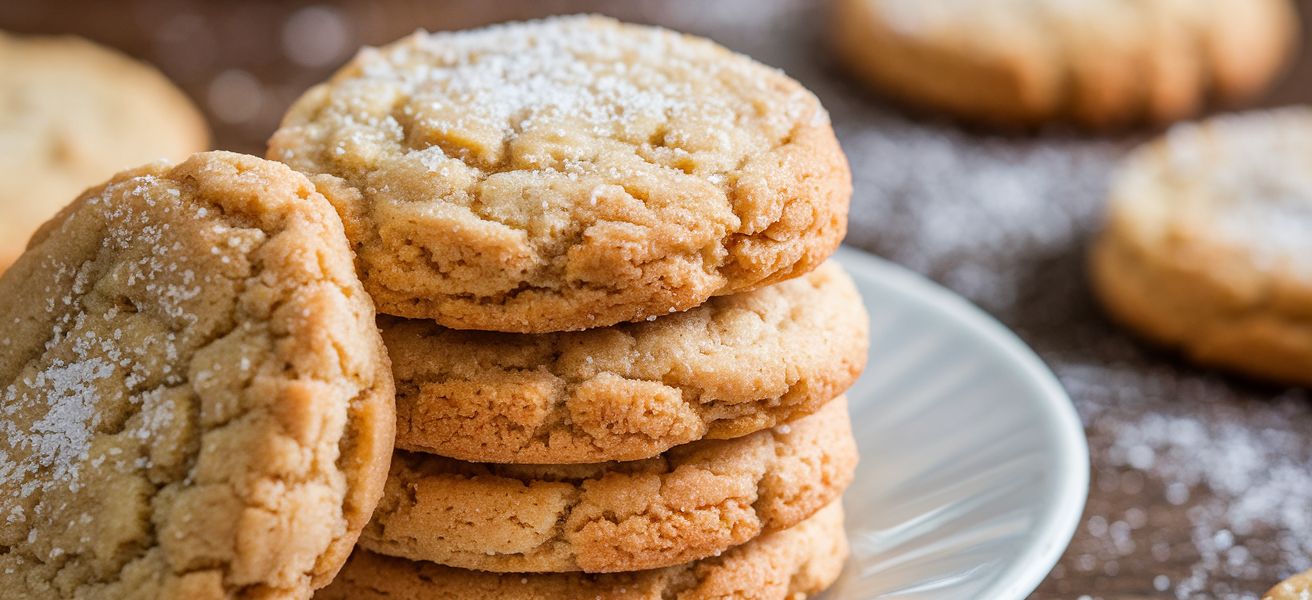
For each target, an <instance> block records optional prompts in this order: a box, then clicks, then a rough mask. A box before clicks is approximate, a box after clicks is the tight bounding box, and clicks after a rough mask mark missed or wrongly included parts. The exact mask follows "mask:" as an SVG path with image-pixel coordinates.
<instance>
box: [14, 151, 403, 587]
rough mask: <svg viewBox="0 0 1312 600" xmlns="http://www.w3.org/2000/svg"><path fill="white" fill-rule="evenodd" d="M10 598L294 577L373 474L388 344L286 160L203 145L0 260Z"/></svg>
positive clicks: (335, 530) (345, 254) (339, 539)
mask: <svg viewBox="0 0 1312 600" xmlns="http://www.w3.org/2000/svg"><path fill="white" fill-rule="evenodd" d="M0 323H3V328H2V329H0V347H2V348H3V349H4V351H3V352H0V386H3V388H2V389H3V401H2V403H0V407H2V408H3V409H2V410H0V429H2V430H3V431H4V437H3V439H0V514H3V515H5V518H4V520H3V522H2V523H0V590H4V596H5V597H6V598H24V599H39V600H45V599H50V600H54V599H65V598H102V599H116V598H233V599H242V598H249V599H255V598H275V597H276V598H289V599H290V598H308V597H309V596H310V595H311V592H312V591H313V590H314V589H315V588H317V587H321V586H323V585H325V584H327V583H328V582H329V581H330V580H331V579H332V577H333V576H334V574H335V573H336V572H337V570H338V568H340V566H341V565H342V563H343V562H344V561H345V560H346V557H347V556H348V555H349V553H350V551H351V548H352V546H353V545H354V543H355V540H356V537H357V536H358V535H359V531H360V529H361V528H363V527H364V525H365V523H366V522H367V521H368V520H369V517H370V515H371V514H372V512H373V509H374V506H375V505H376V504H377V501H378V498H379V496H380V495H381V493H382V489H383V482H384V480H385V478H386V470H387V465H388V461H389V459H390V456H391V444H392V432H393V426H394V416H395V415H394V409H393V406H392V396H393V390H392V380H391V375H390V369H389V365H388V362H387V357H386V352H385V350H384V348H383V346H382V340H381V339H380V337H379V335H378V332H377V329H376V328H375V327H374V311H373V306H372V304H371V303H370V300H369V297H368V296H367V295H366V294H365V293H364V290H363V289H362V287H361V286H360V282H359V280H358V279H356V275H355V270H354V269H353V265H352V262H351V252H350V248H349V246H348V245H347V242H346V238H345V236H344V235H343V233H342V229H341V222H340V221H339V220H338V218H337V216H336V214H335V213H334V212H333V210H332V207H331V206H330V205H329V203H328V202H327V201H326V200H325V199H324V198H323V196H322V195H320V194H319V193H318V192H316V191H315V188H314V186H313V185H311V184H310V182H309V181H308V180H307V179H306V178H305V177H303V176H302V175H300V174H298V173H295V172H293V171H292V170H291V169H289V168H287V167H286V166H285V165H281V164H278V163H274V162H269V161H265V160H262V159H259V158H256V157H253V156H242V155H239V154H231V153H226V152H211V153H204V154H197V155H194V156H192V157H191V158H190V159H188V160H187V161H186V162H184V163H182V164H180V165H178V166H176V167H174V166H170V165H168V164H166V163H154V164H150V165H147V166H144V167H140V168H138V169H134V170H131V171H125V172H123V173H120V174H118V175H116V176H115V177H114V178H113V179H112V180H110V181H109V182H108V183H107V184H105V185H101V186H99V187H96V188H92V189H90V190H88V191H87V192H86V193H85V194H83V195H82V196H81V197H80V198H78V199H77V200H76V201H75V202H74V203H73V204H71V205H70V206H68V207H67V208H65V209H64V210H63V211H62V212H61V213H60V214H59V215H58V216H57V217H56V218H55V219H54V220H52V221H50V222H48V223H46V225H44V226H43V227H42V228H41V229H40V230H39V231H38V232H37V234H36V235H35V236H34V237H33V239H32V244H31V247H30V248H29V249H28V251H27V252H26V253H24V254H23V255H22V256H21V257H20V258H19V259H18V261H17V262H16V263H14V265H13V267H11V268H10V269H9V270H8V271H7V272H6V273H5V274H4V276H3V277H2V278H0Z"/></svg>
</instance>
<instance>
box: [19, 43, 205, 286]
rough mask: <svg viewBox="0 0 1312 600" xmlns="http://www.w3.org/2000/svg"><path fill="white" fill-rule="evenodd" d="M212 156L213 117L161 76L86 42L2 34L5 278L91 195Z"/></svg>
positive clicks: (148, 68)
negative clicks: (153, 170)
mask: <svg viewBox="0 0 1312 600" xmlns="http://www.w3.org/2000/svg"><path fill="white" fill-rule="evenodd" d="M208 147H209V129H208V127H207V126H206V124H205V119H204V117H203V116H202V115H201V114H200V112H199V111H198V110H197V109H196V107H195V106H193V105H192V103H191V101H190V100H188V99H187V97H186V96H185V95H184V94H183V93H182V92H181V91H180V90H178V89H177V88H176V87H174V86H173V84H172V83H170V82H169V81H168V80H167V79H165V77H164V76H163V75H161V74H160V73H159V72H158V71H156V70H155V69H154V68H153V67H151V66H149V65H147V64H145V63H142V62H139V61H136V60H133V59H131V58H129V57H127V56H126V55H124V54H121V53H120V52H118V51H117V50H111V49H109V48H106V47H104V46H100V45H97V44H94V43H91V42H88V41H86V40H84V39H81V38H77V37H71V36H66V37H43V36H32V37H25V36H13V35H9V34H5V33H3V32H0V180H2V181H4V182H5V184H4V186H2V187H0V215H3V218H0V271H3V269H4V268H5V267H7V266H9V264H10V263H12V262H13V261H14V259H16V258H17V257H18V255H19V254H21V253H22V252H23V248H24V247H25V246H26V245H27V239H28V237H29V236H31V235H32V232H33V231H35V230H36V228H37V227H38V226H39V225H41V223H43V222H45V220H46V219H49V218H50V217H52V216H54V214H55V213H56V212H58V211H59V209H60V208H62V207H63V206H64V205H66V204H68V203H70V202H72V201H73V199H74V198H76V197H77V195H78V194H80V193H81V192H82V190H84V189H86V188H87V187H90V186H92V185H94V184H97V183H100V182H102V181H104V180H105V179H108V178H109V177H110V176H111V175H113V174H114V173H116V172H118V171H120V170H122V169H126V168H128V167H135V166H137V165H139V164H142V163H146V162H150V161H153V160H157V159H160V158H167V159H170V160H173V161H175V162H177V161H181V160H183V159H185V158H187V156H189V155H191V154H192V153H193V152H200V151H202V150H205V149H207V148H208Z"/></svg>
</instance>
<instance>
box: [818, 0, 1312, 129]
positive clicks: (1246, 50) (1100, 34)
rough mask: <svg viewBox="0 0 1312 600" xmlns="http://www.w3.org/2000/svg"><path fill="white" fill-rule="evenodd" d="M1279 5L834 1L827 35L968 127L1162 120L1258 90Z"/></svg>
mask: <svg viewBox="0 0 1312 600" xmlns="http://www.w3.org/2000/svg"><path fill="white" fill-rule="evenodd" d="M1298 24H1299V19H1298V14H1297V13H1296V11H1295V9H1294V5H1293V3H1292V2H1290V0H1210V1H1196V0H1137V1H1134V2H1107V1H1105V0H1038V1H1035V0H838V1H837V2H835V4H834V11H833V18H832V25H831V30H832V39H833V40H834V46H835V50H836V53H837V55H838V57H839V58H840V59H841V60H842V61H843V63H844V64H845V65H846V66H847V67H848V68H849V70H850V71H851V72H852V73H853V74H854V75H856V76H857V77H859V78H861V79H862V80H863V81H865V82H867V83H869V84H871V85H873V86H875V87H876V88H878V89H879V90H880V91H881V92H883V93H886V94H889V95H890V96H893V97H896V98H899V99H902V100H904V101H907V102H909V103H911V104H914V105H917V106H923V107H927V108H931V109H934V110H939V111H944V112H947V113H949V114H952V115H955V116H958V117H962V118H965V119H969V120H973V121H983V122H988V123H993V124H1001V125H1008V126H1016V125H1020V126H1033V125H1039V124H1042V123H1044V122H1047V121H1051V120H1068V121H1073V122H1076V123H1079V124H1081V125H1085V126H1089V127H1111V126H1121V125H1126V124H1131V123H1138V122H1158V123H1163V122H1170V121H1174V120H1177V119H1181V118H1185V117H1188V116H1190V115H1193V114H1196V113H1197V112H1199V110H1200V109H1202V108H1203V107H1205V106H1206V105H1207V104H1208V103H1209V102H1219V103H1220V104H1225V105H1233V104H1235V103H1238V102H1241V101H1243V100H1247V99H1250V98H1252V97H1253V96H1255V95H1256V94H1258V93H1259V92H1261V91H1262V90H1264V89H1265V88H1266V87H1267V85H1268V84H1270V82H1271V81H1272V79H1274V78H1275V76H1276V75H1277V74H1279V73H1280V71H1281V69H1282V67H1284V65H1285V64H1286V62H1287V61H1288V59H1289V58H1290V56H1291V54H1292V50H1293V49H1294V48H1295V47H1296V46H1297V38H1298V29H1299V25H1298Z"/></svg>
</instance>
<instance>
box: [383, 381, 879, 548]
mask: <svg viewBox="0 0 1312 600" xmlns="http://www.w3.org/2000/svg"><path fill="white" fill-rule="evenodd" d="M856 462H857V451H856V441H855V440H854V439H853V438H852V427H851V424H850V423H849V422H848V416H847V401H846V400H845V399H844V398H841V397H840V398H839V399H837V400H834V401H833V402H830V403H829V404H827V405H825V406H824V407H823V408H821V409H820V411H819V412H817V413H815V414H813V415H810V416H808V417H805V418H803V419H798V420H797V421H793V422H792V423H790V424H787V425H780V426H779V427H776V428H773V429H770V430H766V431H758V432H756V433H754V434H751V435H748V436H745V437H741V438H737V439H732V440H703V441H699V442H693V443H691V444H686V445H683V446H676V447H675V448H673V449H671V450H669V451H668V452H665V453H664V454H662V455H660V456H659V457H657V458H651V459H647V460H640V461H631V462H611V463H601V464H591V465H492V464H486V463H468V462H463V461H457V460H453V459H449V458H442V457H438V456H433V455H431V454H420V453H410V452H398V453H397V456H395V457H394V458H393V460H392V470H391V473H390V474H389V475H388V479H387V490H386V492H385V493H384V495H383V500H382V501H381V502H380V503H379V505H378V510H377V511H376V512H375V513H374V518H373V520H372V521H371V522H370V523H369V525H368V526H367V527H366V528H365V530H364V533H363V534H362V535H361V536H360V545H361V546H362V547H364V548H367V549H369V550H372V551H374V552H379V553H382V554H388V555H392V556H400V557H404V558H409V559H413V560H427V561H432V562H436V563H440V564H444V565H448V566H453V567H461V568H466V569H477V570H481V571H496V572H521V573H522V572H559V571H587V572H590V573H612V572H619V571H639V570H645V569H655V568H659V567H667V566H671V565H676V564H680V563H684V562H688V561H690V560H696V559H700V558H705V557H707V556H712V555H715V554H718V553H720V552H723V551H724V550H727V549H728V548H731V547H733V546H737V545H739V544H742V543H744V542H746V541H747V540H750V539H752V538H754V537H756V536H757V535H760V534H762V533H768V532H771V531H779V530H781V529H787V528H788V527H792V526H793V525H796V524H797V523H799V522H801V521H803V520H804V519H806V518H807V517H809V516H811V514H813V513H814V512H815V511H817V510H820V509H821V508H822V507H824V506H826V505H828V504H829V503H830V502H832V501H833V500H834V499H835V498H837V497H838V495H839V494H841V493H842V492H843V490H844V489H845V488H846V487H847V485H848V484H849V483H850V482H851V481H852V475H853V472H854V469H855V468H856Z"/></svg>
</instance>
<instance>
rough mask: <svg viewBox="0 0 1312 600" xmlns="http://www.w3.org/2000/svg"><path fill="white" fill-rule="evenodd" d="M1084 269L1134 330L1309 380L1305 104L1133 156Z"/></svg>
mask: <svg viewBox="0 0 1312 600" xmlns="http://www.w3.org/2000/svg"><path fill="white" fill-rule="evenodd" d="M1092 274H1093V282H1094V289H1095V291H1096V292H1097V293H1098V295H1099V297H1100V298H1101V300H1102V302H1103V304H1104V305H1105V306H1106V307H1107V310H1108V311H1109V312H1110V313H1111V315H1112V316H1113V317H1115V318H1116V319H1117V320H1118V321H1121V322H1122V323H1124V324H1126V325H1127V326H1129V327H1131V328H1132V329H1134V330H1135V331H1137V332H1138V333H1140V334H1142V335H1143V336H1145V337H1147V338H1149V339H1151V340H1153V341H1156V342H1158V343H1161V344H1164V345H1167V346H1171V347H1177V348H1180V349H1182V350H1183V351H1184V353H1185V354H1186V355H1188V356H1189V357H1190V358H1193V359H1194V360H1196V361H1198V362H1200V363H1203V364H1207V365H1215V366H1218V367H1224V368H1227V369H1230V370H1234V371H1237V372H1240V373H1245V374H1248V375H1251V376H1253V377H1259V378H1265V379H1271V380H1274V381H1279V382H1285V383H1296V384H1303V385H1308V384H1312V110H1309V109H1307V108H1302V107H1298V108H1286V109H1279V110H1274V111H1267V112H1253V113H1247V114H1240V115H1227V116H1221V117H1216V118H1213V119H1210V120H1208V121H1204V122H1202V123H1200V124H1188V125H1177V126H1176V127H1174V128H1172V129H1171V130H1170V131H1169V132H1167V134H1166V135H1165V136H1163V137H1162V138H1160V139H1158V140H1156V141H1154V142H1152V143H1150V144H1148V145H1147V146H1145V147H1143V148H1141V149H1139V150H1138V151H1136V152H1135V153H1134V154H1133V155H1132V156H1130V157H1129V158H1128V159H1127V161H1126V162H1125V163H1124V165H1123V166H1122V168H1121V171H1120V173H1119V174H1118V175H1117V177H1116V178H1115V180H1114V181H1113V182H1112V187H1111V192H1110V206H1109V209H1108V217H1107V224H1106V227H1105V229H1104V230H1103V232H1102V234H1101V235H1100V236H1099V238H1098V239H1097V241H1096V242H1095V244H1094V246H1093V250H1092Z"/></svg>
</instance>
